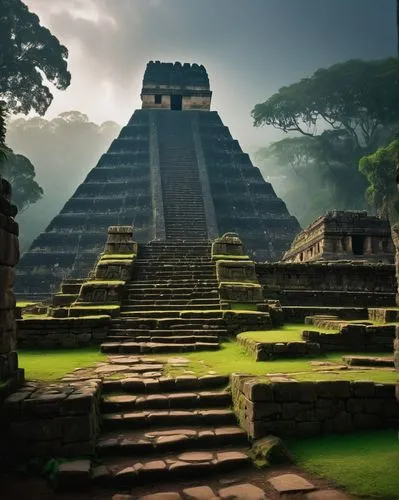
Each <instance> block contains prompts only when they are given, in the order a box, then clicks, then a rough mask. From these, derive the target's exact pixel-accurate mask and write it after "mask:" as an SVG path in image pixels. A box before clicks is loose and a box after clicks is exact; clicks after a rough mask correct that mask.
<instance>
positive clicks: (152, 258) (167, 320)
mask: <svg viewBox="0 0 399 500" xmlns="http://www.w3.org/2000/svg"><path fill="white" fill-rule="evenodd" d="M156 129H157V134H158V148H159V169H160V175H161V186H162V199H163V219H164V224H165V240H164V241H153V242H151V243H149V244H146V245H140V247H139V252H138V258H137V260H136V261H135V263H134V266H133V274H132V279H131V280H130V281H129V282H128V283H126V285H125V287H124V291H123V297H122V303H121V317H120V318H119V319H116V320H113V324H112V327H111V331H110V336H109V342H107V343H106V344H103V345H102V346H101V350H102V351H103V352H107V353H121V354H126V353H133V354H139V353H156V352H189V351H200V350H214V349H218V348H219V341H220V338H221V337H224V336H226V334H227V332H226V329H225V328H224V322H223V319H222V311H221V303H220V299H219V293H218V282H217V279H216V269H215V263H214V262H213V261H212V258H211V244H210V242H209V238H208V228H207V221H206V215H205V208H204V201H203V199H204V197H203V192H202V185H201V179H200V174H199V168H198V162H197V154H196V148H195V144H194V139H193V136H194V134H193V125H192V115H191V114H190V113H186V112H181V111H161V112H159V113H157V114H156Z"/></svg>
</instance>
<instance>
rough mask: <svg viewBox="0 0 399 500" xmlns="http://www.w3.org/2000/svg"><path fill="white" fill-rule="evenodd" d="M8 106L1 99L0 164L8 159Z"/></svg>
mask: <svg viewBox="0 0 399 500" xmlns="http://www.w3.org/2000/svg"><path fill="white" fill-rule="evenodd" d="M6 117H7V113H6V107H5V103H3V102H1V101H0V165H1V164H2V163H3V162H4V161H6V158H7V149H6Z"/></svg>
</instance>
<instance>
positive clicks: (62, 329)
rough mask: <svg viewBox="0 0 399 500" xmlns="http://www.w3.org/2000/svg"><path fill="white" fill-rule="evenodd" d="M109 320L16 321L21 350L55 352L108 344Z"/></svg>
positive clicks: (107, 317)
mask: <svg viewBox="0 0 399 500" xmlns="http://www.w3.org/2000/svg"><path fill="white" fill-rule="evenodd" d="M110 325H111V318H110V317H109V316H99V317H97V318H90V317H89V318H33V319H20V320H17V328H18V347H19V348H21V347H25V348H37V349H42V348H46V349H53V348H59V347H62V348H70V347H87V346H89V345H100V344H101V343H102V342H104V341H105V340H107V337H108V330H109V327H110Z"/></svg>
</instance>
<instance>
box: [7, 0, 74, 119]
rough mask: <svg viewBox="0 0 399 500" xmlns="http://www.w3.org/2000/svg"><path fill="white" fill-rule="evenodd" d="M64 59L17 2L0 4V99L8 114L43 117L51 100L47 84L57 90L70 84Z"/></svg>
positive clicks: (54, 42)
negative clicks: (34, 114) (3, 101)
mask: <svg viewBox="0 0 399 500" xmlns="http://www.w3.org/2000/svg"><path fill="white" fill-rule="evenodd" d="M67 58H68V50H67V49H66V47H64V46H63V45H61V44H60V42H59V41H58V39H57V38H56V37H55V36H54V35H52V33H51V32H50V31H49V30H48V29H47V28H45V27H44V26H41V24H40V20H39V18H38V16H37V15H36V14H34V13H32V12H30V11H29V10H28V7H27V6H26V5H25V4H24V3H23V2H22V1H21V0H0V98H1V99H3V100H5V101H6V102H7V109H8V110H9V111H12V112H14V113H23V114H27V113H29V111H31V110H34V111H36V112H37V113H39V114H40V115H43V114H44V113H45V112H46V110H47V109H48V107H49V106H50V104H51V102H52V100H53V95H52V93H51V91H50V88H49V86H48V83H51V84H53V85H55V87H56V88H57V89H61V90H64V89H66V88H67V87H68V86H69V84H70V81H71V75H70V73H69V72H68V69H67Z"/></svg>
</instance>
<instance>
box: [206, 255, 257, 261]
mask: <svg viewBox="0 0 399 500" xmlns="http://www.w3.org/2000/svg"><path fill="white" fill-rule="evenodd" d="M212 259H215V260H249V257H248V255H221V254H219V255H212Z"/></svg>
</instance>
